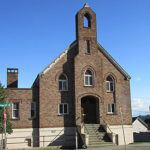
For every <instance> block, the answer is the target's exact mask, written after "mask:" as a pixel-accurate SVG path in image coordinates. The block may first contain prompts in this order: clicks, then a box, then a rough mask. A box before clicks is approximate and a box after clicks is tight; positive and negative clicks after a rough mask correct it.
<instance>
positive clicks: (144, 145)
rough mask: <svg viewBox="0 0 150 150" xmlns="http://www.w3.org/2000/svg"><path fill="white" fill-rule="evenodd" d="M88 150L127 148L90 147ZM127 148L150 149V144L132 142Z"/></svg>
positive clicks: (118, 148)
mask: <svg viewBox="0 0 150 150" xmlns="http://www.w3.org/2000/svg"><path fill="white" fill-rule="evenodd" d="M84 150H85V149H84ZM87 150H125V148H124V146H111V147H109V146H108V147H94V148H88V149H87ZM126 150H150V144H130V145H127V148H126Z"/></svg>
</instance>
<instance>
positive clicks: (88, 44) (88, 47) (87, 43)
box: [86, 40, 90, 53]
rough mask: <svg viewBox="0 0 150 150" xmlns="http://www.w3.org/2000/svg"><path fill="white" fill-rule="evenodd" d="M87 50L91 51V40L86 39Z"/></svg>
mask: <svg viewBox="0 0 150 150" xmlns="http://www.w3.org/2000/svg"><path fill="white" fill-rule="evenodd" d="M86 52H87V53H90V41H89V40H87V41H86Z"/></svg>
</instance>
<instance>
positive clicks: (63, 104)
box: [58, 103, 69, 115]
mask: <svg viewBox="0 0 150 150" xmlns="http://www.w3.org/2000/svg"><path fill="white" fill-rule="evenodd" d="M61 105H62V106H63V111H62V113H61V112H60V106H61ZM65 105H67V112H66V113H65V112H64V106H65ZM68 114H69V104H68V103H60V104H58V115H68Z"/></svg>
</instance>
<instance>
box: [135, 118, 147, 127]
mask: <svg viewBox="0 0 150 150" xmlns="http://www.w3.org/2000/svg"><path fill="white" fill-rule="evenodd" d="M136 120H138V121H139V122H140V123H141V124H143V125H144V126H145V127H146V128H148V125H147V124H146V123H145V122H144V121H143V120H142V119H141V118H140V117H134V118H133V123H134V122H135V121H136Z"/></svg>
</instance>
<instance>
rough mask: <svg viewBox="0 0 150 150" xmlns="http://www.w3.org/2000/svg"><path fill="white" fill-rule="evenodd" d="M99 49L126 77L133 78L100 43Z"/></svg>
mask: <svg viewBox="0 0 150 150" xmlns="http://www.w3.org/2000/svg"><path fill="white" fill-rule="evenodd" d="M98 49H99V50H100V51H101V52H102V53H103V55H104V56H105V57H106V58H107V59H108V60H109V61H110V62H111V63H112V64H113V65H114V66H115V68H116V69H117V70H118V71H119V72H120V73H121V74H122V75H123V76H124V77H125V78H126V79H128V80H129V79H131V77H130V76H129V75H128V73H127V72H126V71H125V70H124V69H123V68H122V67H121V66H120V65H119V64H118V63H117V62H116V61H115V60H114V58H113V57H112V56H111V55H110V54H109V53H108V52H107V51H106V50H105V49H104V48H103V47H102V46H101V45H100V44H99V43H98Z"/></svg>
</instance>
